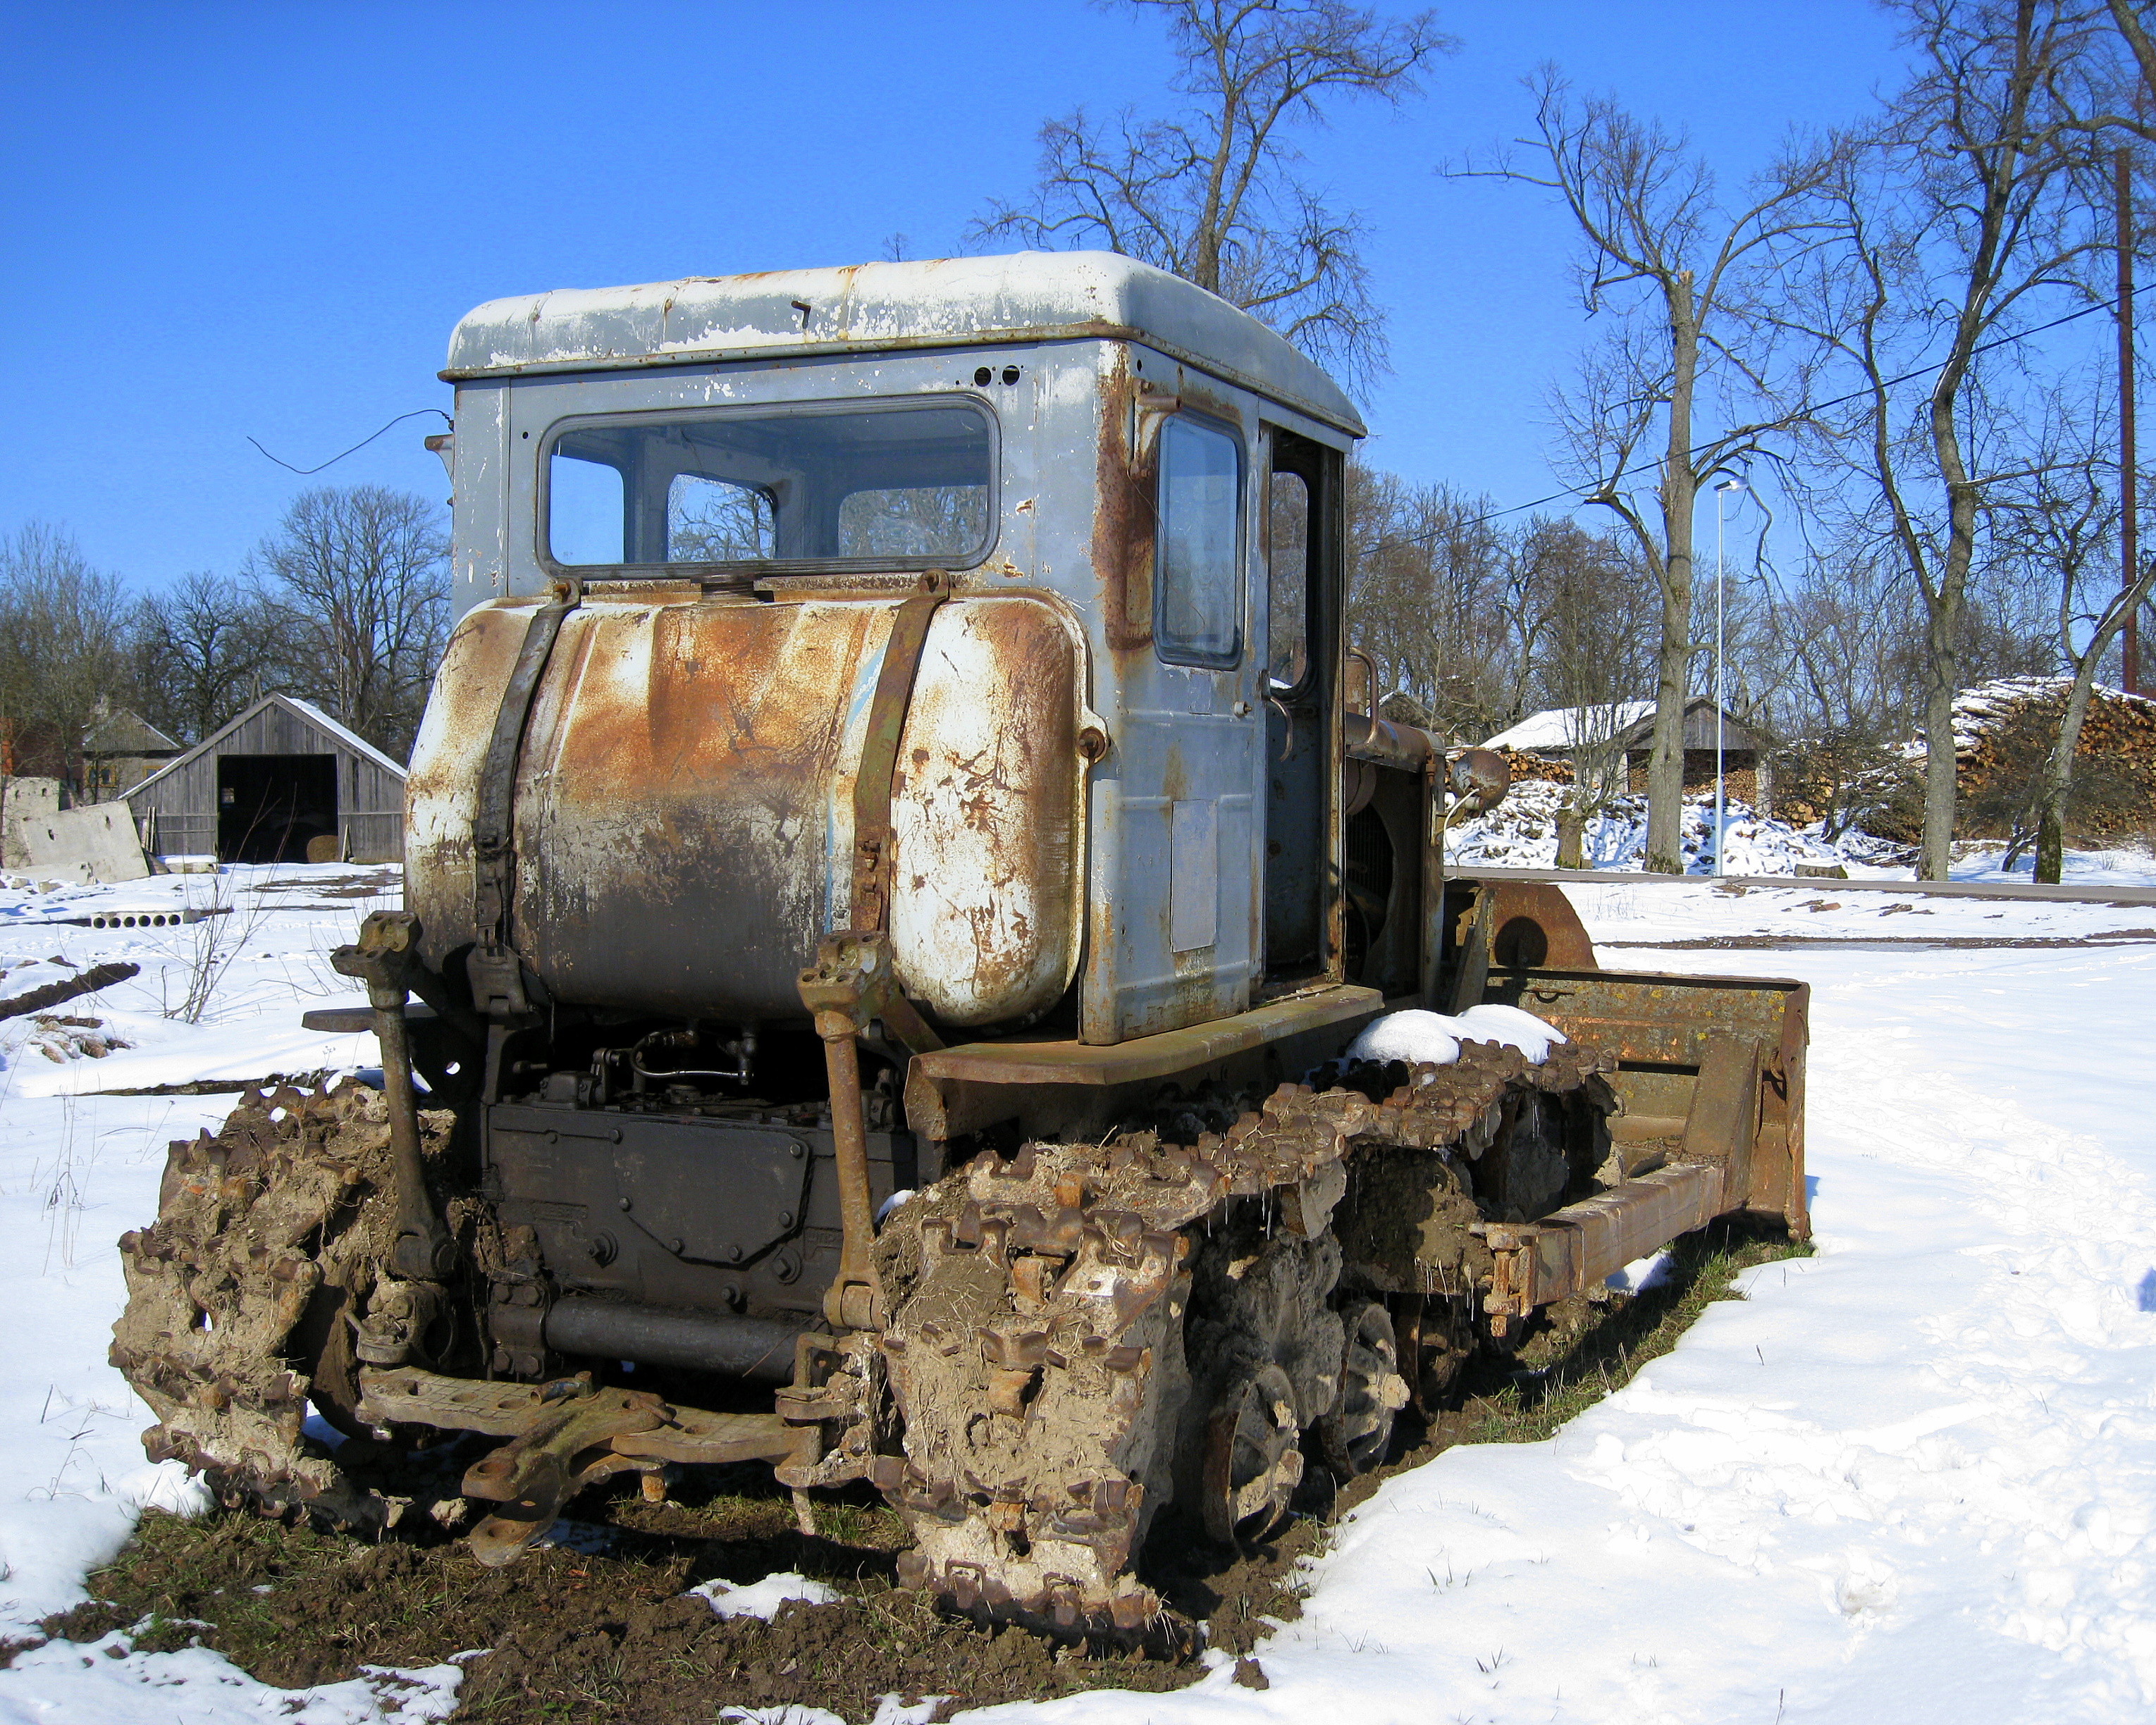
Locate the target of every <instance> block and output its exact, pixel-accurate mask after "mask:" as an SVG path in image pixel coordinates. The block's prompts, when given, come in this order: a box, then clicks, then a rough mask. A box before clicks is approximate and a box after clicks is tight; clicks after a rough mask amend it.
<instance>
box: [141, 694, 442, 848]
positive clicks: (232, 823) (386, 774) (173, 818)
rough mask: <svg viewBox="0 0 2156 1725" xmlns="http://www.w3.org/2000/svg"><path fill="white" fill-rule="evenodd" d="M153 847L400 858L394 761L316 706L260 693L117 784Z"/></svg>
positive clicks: (400, 796) (400, 793)
mask: <svg viewBox="0 0 2156 1725" xmlns="http://www.w3.org/2000/svg"><path fill="white" fill-rule="evenodd" d="M126 802H127V803H128V805H129V806H130V807H131V808H132V809H134V811H135V825H136V830H137V831H138V832H139V833H140V834H141V839H142V848H143V849H144V850H147V851H149V852H150V853H151V855H153V856H212V855H213V856H215V857H216V858H217V860H218V861H219V862H248V863H274V862H307V861H310V860H312V861H317V862H327V861H335V860H342V861H345V862H401V861H403V857H404V769H403V768H402V767H400V766H398V764H397V762H394V761H393V760H391V759H390V758H389V757H388V756H387V755H385V754H383V753H382V751H381V750H380V749H378V748H377V747H374V745H373V744H372V743H371V742H367V740H366V739H365V738H363V737H359V736H357V735H356V734H355V733H354V732H350V731H347V730H346V728H345V727H344V726H341V725H340V724H339V723H337V721H336V720H335V719H332V718H331V716H329V715H328V714H327V713H326V712H324V711H322V710H321V708H320V707H317V706H313V705H311V703H309V702H307V701H297V700H295V699H294V698H293V697H292V696H289V695H265V696H263V697H262V699H261V700H259V701H256V702H255V703H254V706H251V707H249V708H248V710H247V711H245V712H244V713H242V714H241V715H240V716H239V717H238V718H236V719H234V720H233V721H231V722H230V723H229V724H228V725H226V726H224V727H223V729H221V730H219V731H218V732H216V733H215V734H214V735H213V736H211V737H207V738H205V739H204V740H203V742H199V743H198V744H196V745H195V747H193V748H191V749H189V750H188V751H187V752H186V753H185V754H183V755H182V756H181V757H179V758H178V759H177V760H176V761H174V762H172V763H171V764H170V765H169V766H167V767H165V768H162V769H161V770H160V771H158V772H157V773H152V774H151V776H150V777H149V778H146V779H144V780H143V781H142V783H140V784H138V785H136V787H135V788H133V789H132V790H131V791H129V792H127V793H126Z"/></svg>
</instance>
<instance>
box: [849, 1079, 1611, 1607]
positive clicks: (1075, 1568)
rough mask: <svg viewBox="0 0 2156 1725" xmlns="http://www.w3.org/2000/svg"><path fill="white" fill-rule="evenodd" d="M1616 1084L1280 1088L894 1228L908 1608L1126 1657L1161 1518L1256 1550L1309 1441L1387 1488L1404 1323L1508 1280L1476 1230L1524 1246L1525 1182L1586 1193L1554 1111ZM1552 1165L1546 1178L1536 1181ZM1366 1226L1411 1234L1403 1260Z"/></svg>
mask: <svg viewBox="0 0 2156 1725" xmlns="http://www.w3.org/2000/svg"><path fill="white" fill-rule="evenodd" d="M1608 1064H1609V1062H1608V1060H1606V1058H1605V1057H1603V1056H1599V1055H1594V1054H1592V1053H1590V1052H1587V1051H1585V1050H1582V1049H1581V1048H1579V1047H1578V1045H1564V1046H1560V1047H1558V1048H1557V1049H1555V1050H1553V1051H1552V1057H1551V1058H1550V1059H1549V1060H1548V1061H1545V1062H1543V1063H1541V1064H1539V1065H1530V1064H1529V1063H1528V1062H1527V1061H1526V1060H1524V1059H1523V1058H1522V1056H1521V1055H1518V1054H1517V1052H1516V1051H1514V1050H1510V1049H1507V1048H1501V1047H1498V1046H1496V1045H1488V1044H1473V1043H1471V1044H1467V1045H1465V1046H1464V1048H1463V1050H1462V1055H1461V1059H1460V1061H1459V1063H1458V1064H1456V1065H1445V1066H1434V1065H1423V1066H1418V1067H1415V1068H1414V1069H1413V1070H1410V1071H1409V1072H1408V1073H1407V1074H1406V1077H1405V1081H1404V1082H1403V1083H1400V1084H1399V1086H1397V1087H1396V1088H1393V1089H1391V1090H1389V1091H1383V1086H1382V1081H1381V1082H1380V1083H1379V1084H1378V1085H1377V1086H1373V1088H1376V1089H1378V1090H1379V1091H1381V1092H1382V1093H1381V1094H1377V1095H1373V1094H1371V1093H1369V1092H1368V1091H1358V1090H1355V1089H1349V1088H1336V1089H1330V1090H1327V1091H1322V1092H1320V1091H1314V1090H1312V1089H1311V1088H1310V1087H1308V1086H1300V1085H1284V1086H1281V1088H1280V1089H1279V1090H1277V1091H1275V1092H1274V1093H1273V1094H1272V1095H1271V1096H1270V1097H1268V1098H1266V1099H1265V1101H1264V1103H1263V1105H1262V1106H1261V1107H1260V1108H1258V1109H1256V1110H1254V1111H1250V1112H1246V1113H1245V1114H1244V1115H1243V1116H1242V1117H1240V1119H1238V1120H1236V1121H1235V1123H1234V1124H1233V1125H1232V1127H1229V1129H1227V1130H1226V1131H1224V1132H1189V1131H1187V1130H1186V1131H1185V1132H1183V1133H1181V1134H1178V1135H1179V1136H1182V1137H1183V1138H1184V1142H1181V1143H1173V1142H1166V1141H1164V1139H1163V1136H1162V1134H1161V1133H1160V1132H1154V1131H1144V1132H1128V1133H1126V1134H1123V1135H1122V1136H1119V1137H1115V1138H1112V1139H1111V1140H1110V1141H1109V1142H1106V1143H1105V1144H1099V1145H1089V1144H1075V1145H1073V1144H1045V1143H1036V1144H1029V1145H1026V1146H1025V1147H1024V1148H1022V1149H1021V1150H1020V1151H1019V1153H1018V1154H1017V1156H1016V1157H1015V1158H1012V1159H1010V1160H1009V1161H1005V1160H1004V1159H1002V1158H998V1157H996V1156H993V1155H983V1157H981V1158H978V1160H977V1161H975V1162H974V1163H973V1164H972V1165H971V1166H969V1167H968V1168H965V1169H963V1170H962V1171H960V1172H959V1173H955V1174H952V1175H951V1176H949V1177H948V1178H946V1179H944V1180H942V1181H941V1182H939V1183H937V1185H936V1186H934V1187H932V1188H931V1189H928V1190H927V1191H926V1192H924V1193H923V1194H921V1196H920V1197H919V1198H918V1199H916V1200H914V1201H912V1202H911V1203H909V1204H906V1205H905V1206H903V1207H901V1209H899V1210H898V1211H897V1212H896V1213H895V1214H893V1215H892V1216H891V1219H889V1220H888V1221H887V1222H886V1223H885V1227H884V1231H883V1235H882V1238H881V1240H880V1243H879V1245H880V1251H879V1258H880V1270H881V1271H882V1274H883V1277H884V1283H885V1289H886V1291H887V1294H888V1296H889V1297H890V1301H891V1307H890V1311H891V1316H890V1318H889V1320H888V1322H887V1326H886V1327H885V1331H884V1333H883V1336H882V1338H881V1342H880V1358H881V1361H882V1368H883V1370H884V1371H885V1373H887V1375H888V1381H889V1385H890V1389H891V1393H892V1396H893V1398H894V1399H895V1401H896V1412H897V1414H898V1415H899V1420H898V1422H897V1424H898V1426H899V1428H900V1429H901V1430H902V1434H903V1439H902V1442H903V1454H902V1455H901V1454H899V1453H896V1448H897V1445H896V1444H888V1445H884V1446H883V1447H886V1448H888V1449H890V1450H892V1451H893V1453H884V1454H877V1455H872V1456H869V1457H867V1458H866V1459H865V1461H863V1462H862V1464H861V1466H860V1471H861V1472H862V1473H865V1475H866V1476H868V1477H869V1478H870V1479H871V1480H873V1481H874V1482H875V1485H876V1486H878V1487H879V1488H880V1490H881V1491H883V1493H884V1495H885V1498H886V1499H887V1500H888V1501H889V1502H891V1504H892V1505H893V1506H894V1507H896V1509H897V1510H898V1511H899V1512H901V1514H902V1515H903V1516H904V1517H905V1518H906V1522H907V1523H908V1524H909V1526H910V1527H911V1530H912V1532H913V1535H914V1538H915V1546H914V1548H913V1549H912V1550H911V1551H910V1552H907V1553H904V1554H903V1555H902V1556H901V1558H900V1560H899V1563H900V1577H901V1580H902V1581H903V1582H905V1583H906V1584H907V1585H910V1586H914V1587H920V1588H924V1589H927V1590H929V1591H930V1592H932V1594H935V1595H936V1596H937V1598H938V1599H940V1600H941V1601H942V1602H943V1603H944V1604H947V1605H948V1606H951V1607H953V1608H955V1609H958V1610H961V1611H965V1612H969V1613H972V1614H973V1615H978V1616H983V1617H988V1618H994V1619H1000V1620H1011V1621H1019V1622H1026V1623H1031V1624H1034V1625H1039V1626H1041V1627H1045V1628H1052V1629H1056V1630H1063V1631H1065V1632H1070V1631H1077V1630H1091V1631H1106V1632H1116V1631H1120V1632H1123V1633H1126V1634H1127V1633H1129V1632H1132V1631H1134V1630H1139V1629H1141V1628H1142V1626H1143V1625H1146V1624H1147V1622H1148V1621H1149V1620H1152V1618H1153V1617H1154V1616H1155V1615H1156V1614H1157V1613H1158V1611H1159V1609H1160V1602H1159V1599H1158V1597H1157V1596H1156V1595H1155V1594H1153V1593H1152V1590H1151V1589H1148V1588H1147V1587H1146V1586H1145V1585H1144V1584H1142V1582H1141V1581H1139V1579H1137V1576H1136V1574H1134V1573H1133V1563H1134V1561H1135V1559H1136V1557H1137V1553H1138V1550H1139V1548H1141V1546H1142V1544H1143V1543H1144V1539H1145V1535H1146V1532H1147V1527H1148V1526H1149V1524H1150V1522H1151V1521H1152V1517H1153V1516H1154V1514H1155V1513H1156V1512H1158V1510H1159V1509H1160V1508H1161V1507H1163V1505H1165V1504H1167V1503H1168V1502H1171V1501H1176V1502H1181V1503H1182V1504H1183V1506H1184V1507H1185V1508H1186V1510H1187V1511H1188V1512H1190V1513H1191V1515H1192V1517H1193V1520H1194V1521H1195V1522H1197V1523H1198V1525H1199V1526H1200V1527H1203V1528H1204V1529H1205V1530H1206V1531H1207V1532H1209V1533H1210V1534H1212V1535H1213V1537H1214V1538H1219V1539H1232V1538H1236V1537H1239V1536H1240V1537H1242V1538H1251V1537H1255V1536H1257V1535H1260V1534H1262V1533H1263V1532H1265V1531H1266V1530H1267V1529H1268V1528H1270V1527H1271V1526H1272V1525H1273V1524H1274V1523H1275V1522H1277V1520H1278V1519H1279V1518H1280V1517H1281V1515H1283V1514H1284V1513H1285V1512H1286V1506H1287V1502H1288V1499H1289V1497H1291V1494H1292V1492H1293V1491H1294V1488H1295V1486H1296V1482H1297V1481H1298V1480H1299V1479H1300V1477H1301V1471H1302V1465H1303V1452H1302V1449H1301V1445H1300V1442H1299V1440H1300V1438H1301V1434H1302V1433H1304V1432H1305V1431H1308V1430H1312V1429H1313V1428H1316V1429H1317V1432H1318V1435H1319V1437H1320V1439H1321V1442H1320V1444H1319V1445H1317V1447H1318V1448H1320V1449H1321V1450H1322V1453H1324V1454H1325V1455H1327V1456H1328V1458H1332V1460H1333V1462H1334V1465H1335V1466H1338V1467H1344V1468H1346V1469H1347V1470H1349V1471H1353V1469H1354V1468H1356V1467H1358V1466H1368V1465H1373V1462H1374V1461H1375V1460H1376V1459H1378V1458H1381V1457H1382V1455H1383V1449H1384V1439H1385V1435H1386V1434H1387V1433H1389V1430H1390V1424H1391V1415H1392V1413H1393V1412H1394V1410H1396V1409H1399V1407H1401V1406H1402V1405H1403V1404H1405V1403H1406V1401H1407V1400H1408V1399H1409V1395H1410V1394H1411V1393H1412V1392H1411V1389H1410V1386H1409V1383H1408V1381H1407V1378H1408V1377H1409V1375H1412V1374H1414V1372H1415V1371H1416V1368H1417V1365H1418V1363H1417V1362H1415V1361H1412V1360H1409V1361H1407V1362H1405V1363H1404V1366H1403V1363H1402V1361H1401V1358H1400V1350H1399V1346H1398V1344H1397V1341H1396V1339H1395V1333H1396V1332H1395V1331H1394V1319H1393V1318H1392V1317H1390V1316H1389V1315H1388V1313H1387V1311H1386V1307H1385V1305H1384V1301H1385V1300H1386V1298H1387V1296H1388V1295H1390V1294H1397V1295H1399V1296H1404V1298H1403V1299H1402V1300H1399V1301H1394V1304H1395V1306H1413V1307H1416V1308H1417V1309H1419V1307H1420V1304H1421V1301H1422V1298H1423V1297H1424V1296H1434V1295H1438V1294H1440V1293H1445V1292H1449V1293H1450V1294H1453V1295H1455V1296H1460V1295H1464V1294H1465V1293H1466V1290H1467V1289H1468V1288H1469V1287H1470V1286H1471V1285H1472V1282H1473V1281H1474V1279H1475V1278H1476V1276H1477V1274H1478V1272H1479V1273H1480V1274H1481V1275H1483V1276H1486V1275H1487V1271H1488V1268H1489V1264H1490V1260H1489V1255H1488V1252H1487V1250H1486V1248H1485V1247H1483V1246H1482V1245H1481V1242H1480V1241H1479V1240H1477V1239H1476V1238H1475V1234H1474V1229H1475V1226H1476V1224H1478V1223H1479V1222H1480V1221H1481V1219H1484V1218H1486V1217H1488V1218H1498V1219H1501V1218H1502V1217H1504V1216H1507V1215H1510V1216H1511V1217H1512V1219H1514V1220H1517V1219H1519V1212H1518V1210H1517V1208H1508V1207H1507V1206H1506V1205H1505V1204H1502V1202H1501V1199H1500V1197H1499V1194H1501V1193H1502V1191H1503V1189H1504V1188H1505V1186H1506V1183H1507V1181H1508V1180H1511V1181H1512V1182H1515V1183H1532V1182H1533V1181H1534V1180H1537V1179H1540V1180H1542V1181H1543V1184H1544V1185H1545V1187H1547V1186H1548V1184H1549V1182H1550V1181H1551V1179H1552V1178H1554V1181H1555V1183H1556V1186H1557V1187H1558V1188H1560V1189H1561V1188H1562V1186H1563V1184H1564V1183H1565V1178H1566V1177H1565V1174H1564V1173H1563V1157H1564V1148H1563V1145H1562V1144H1558V1143H1553V1142H1551V1141H1550V1139H1549V1136H1548V1132H1545V1131H1544V1130H1543V1126H1542V1124H1541V1123H1542V1122H1544V1121H1546V1119H1547V1118H1548V1106H1547V1105H1537V1104H1536V1103H1534V1102H1532V1101H1531V1099H1532V1098H1535V1097H1537V1096H1553V1097H1556V1098H1558V1099H1563V1098H1568V1097H1574V1096H1577V1097H1580V1098H1581V1099H1582V1101H1584V1103H1585V1104H1586V1105H1587V1106H1591V1107H1592V1108H1593V1109H1594V1111H1595V1112H1596V1113H1597V1114H1599V1112H1600V1111H1602V1110H1604V1109H1606V1108H1607V1107H1608V1106H1609V1102H1610V1096H1609V1091H1608V1090H1607V1089H1606V1087H1605V1086H1604V1085H1603V1084H1602V1082H1601V1081H1600V1079H1599V1072H1600V1071H1601V1070H1604V1068H1605V1067H1606V1066H1607V1065H1608ZM1383 1070H1384V1069H1382V1068H1363V1069H1361V1070H1360V1072H1359V1073H1358V1074H1356V1075H1351V1076H1357V1077H1359V1078H1360V1079H1361V1080H1362V1081H1364V1082H1365V1083H1368V1081H1370V1080H1371V1079H1372V1078H1373V1077H1374V1076H1376V1075H1377V1074H1378V1073H1380V1072H1382V1071H1383ZM1393 1072H1394V1075H1397V1074H1398V1073H1399V1068H1397V1067H1396V1068H1394V1069H1393ZM1560 1112H1561V1111H1560ZM1172 1129H1173V1128H1171V1130H1172ZM1553 1156H1554V1157H1556V1158H1558V1172H1557V1173H1555V1174H1554V1175H1552V1174H1551V1173H1550V1170H1549V1168H1548V1167H1543V1168H1539V1169H1536V1168H1530V1166H1529V1164H1530V1163H1532V1162H1533V1161H1534V1159H1535V1158H1537V1157H1539V1158H1542V1161H1543V1163H1548V1161H1549V1158H1551V1157H1553ZM1513 1163H1517V1166H1513V1165H1512V1164H1513ZM1470 1189H1474V1190H1476V1191H1480V1192H1481V1193H1482V1194H1486V1195H1485V1196H1484V1197H1483V1198H1482V1199H1481V1200H1480V1201H1479V1202H1478V1201H1476V1199H1470V1198H1468V1197H1466V1193H1467V1192H1468V1191H1469V1190H1470ZM1402 1194H1407V1195H1408V1196H1409V1200H1410V1201H1409V1203H1408V1204H1406V1205H1405V1207H1404V1209H1403V1207H1402V1206H1401V1204H1400V1203H1399V1199H1400V1197H1401V1195H1402ZM1366 1197H1367V1199H1368V1203H1367V1204H1365V1203H1364V1201H1363V1200H1364V1199H1365V1198H1366ZM1546 1207H1547V1206H1543V1207H1542V1208H1546ZM1365 1209H1383V1210H1389V1211H1390V1210H1398V1211H1399V1212H1400V1214H1402V1215H1412V1217H1413V1219H1414V1225H1413V1227H1412V1228H1410V1229H1409V1230H1407V1231H1406V1232H1405V1233H1404V1234H1401V1235H1399V1244H1398V1246H1397V1250H1389V1249H1387V1248H1386V1247H1384V1246H1383V1245H1375V1244H1373V1241H1377V1240H1378V1239H1379V1236H1380V1235H1384V1234H1385V1231H1386V1230H1385V1229H1384V1227H1383V1226H1380V1225H1378V1220H1377V1219H1375V1218H1374V1217H1373V1216H1368V1215H1364V1214H1363V1210H1365ZM1537 1213H1538V1212H1537ZM1390 1219H1391V1218H1388V1219H1387V1220H1390ZM1336 1220H1338V1221H1340V1222H1342V1224H1343V1225H1342V1229H1341V1231H1340V1232H1338V1233H1336V1231H1335V1223H1336ZM1343 1236H1344V1237H1345V1244H1344V1245H1343ZM1388 1237H1389V1236H1388ZM1343 1272H1344V1273H1343ZM1328 1422H1329V1423H1328ZM856 1447H860V1445H859V1444H858V1442H857V1445H856Z"/></svg>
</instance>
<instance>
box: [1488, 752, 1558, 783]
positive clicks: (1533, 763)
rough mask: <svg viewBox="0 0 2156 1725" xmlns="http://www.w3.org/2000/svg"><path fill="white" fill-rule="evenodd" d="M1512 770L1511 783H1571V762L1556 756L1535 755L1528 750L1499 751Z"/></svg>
mask: <svg viewBox="0 0 2156 1725" xmlns="http://www.w3.org/2000/svg"><path fill="white" fill-rule="evenodd" d="M1497 752H1498V753H1499V754H1501V755H1502V756H1503V757H1505V760H1506V762H1507V764H1508V765H1509V766H1510V767H1511V768H1512V783H1514V784H1527V783H1532V782H1539V783H1543V784H1570V783H1572V782H1573V771H1572V762H1569V761H1568V760H1566V759H1564V758H1563V757H1562V756H1558V755H1537V754H1536V753H1534V752H1532V750H1529V749H1500V750H1498V751H1497Z"/></svg>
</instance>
